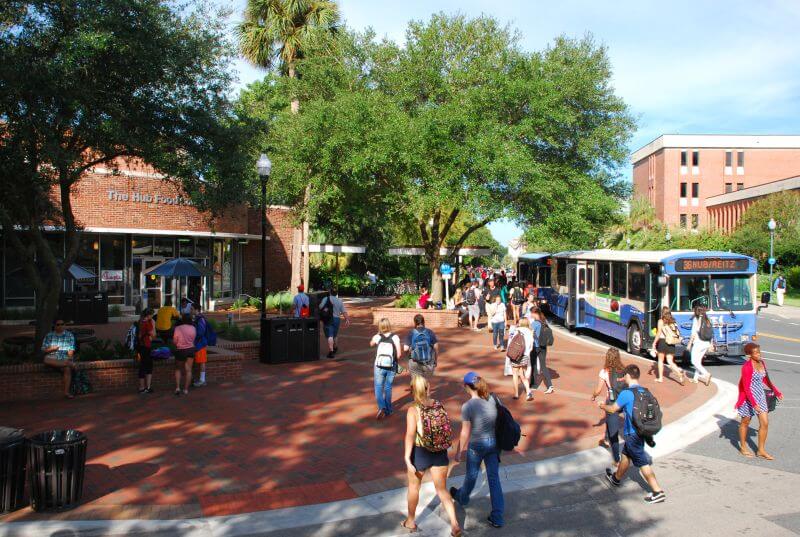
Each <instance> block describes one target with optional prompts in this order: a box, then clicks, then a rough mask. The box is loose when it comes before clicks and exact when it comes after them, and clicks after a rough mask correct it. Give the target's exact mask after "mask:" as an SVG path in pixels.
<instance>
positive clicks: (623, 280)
mask: <svg viewBox="0 0 800 537" xmlns="http://www.w3.org/2000/svg"><path fill="white" fill-rule="evenodd" d="M613 268H614V272H613V278H612V279H611V294H612V295H614V296H618V297H620V298H625V297H626V296H627V295H628V265H626V264H625V263H614V265H613Z"/></svg>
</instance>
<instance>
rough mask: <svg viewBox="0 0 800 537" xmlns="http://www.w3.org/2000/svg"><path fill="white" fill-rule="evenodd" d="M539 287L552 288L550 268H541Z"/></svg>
mask: <svg viewBox="0 0 800 537" xmlns="http://www.w3.org/2000/svg"><path fill="white" fill-rule="evenodd" d="M539 287H550V267H540V268H539Z"/></svg>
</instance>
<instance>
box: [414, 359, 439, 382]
mask: <svg viewBox="0 0 800 537" xmlns="http://www.w3.org/2000/svg"><path fill="white" fill-rule="evenodd" d="M435 371H436V364H435V363H430V364H425V365H423V364H421V363H419V362H415V361H414V360H409V361H408V372H409V373H411V374H412V375H417V376H419V377H422V378H424V379H428V380H430V379H431V378H432V377H433V373H434V372H435Z"/></svg>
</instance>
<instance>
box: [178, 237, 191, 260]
mask: <svg viewBox="0 0 800 537" xmlns="http://www.w3.org/2000/svg"><path fill="white" fill-rule="evenodd" d="M178 255H179V256H180V257H194V241H193V240H192V239H190V238H189V237H181V238H180V239H178Z"/></svg>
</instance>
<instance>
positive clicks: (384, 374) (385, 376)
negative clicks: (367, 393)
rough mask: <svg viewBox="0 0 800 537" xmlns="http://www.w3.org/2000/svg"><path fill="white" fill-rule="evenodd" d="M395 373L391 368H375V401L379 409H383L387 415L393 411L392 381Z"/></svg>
mask: <svg viewBox="0 0 800 537" xmlns="http://www.w3.org/2000/svg"><path fill="white" fill-rule="evenodd" d="M395 374H396V373H395V372H394V371H392V370H390V369H381V368H380V367H376V368H375V401H376V402H377V403H378V410H383V411H384V412H385V413H386V414H387V415H389V414H391V413H392V382H393V381H394V376H395Z"/></svg>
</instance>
